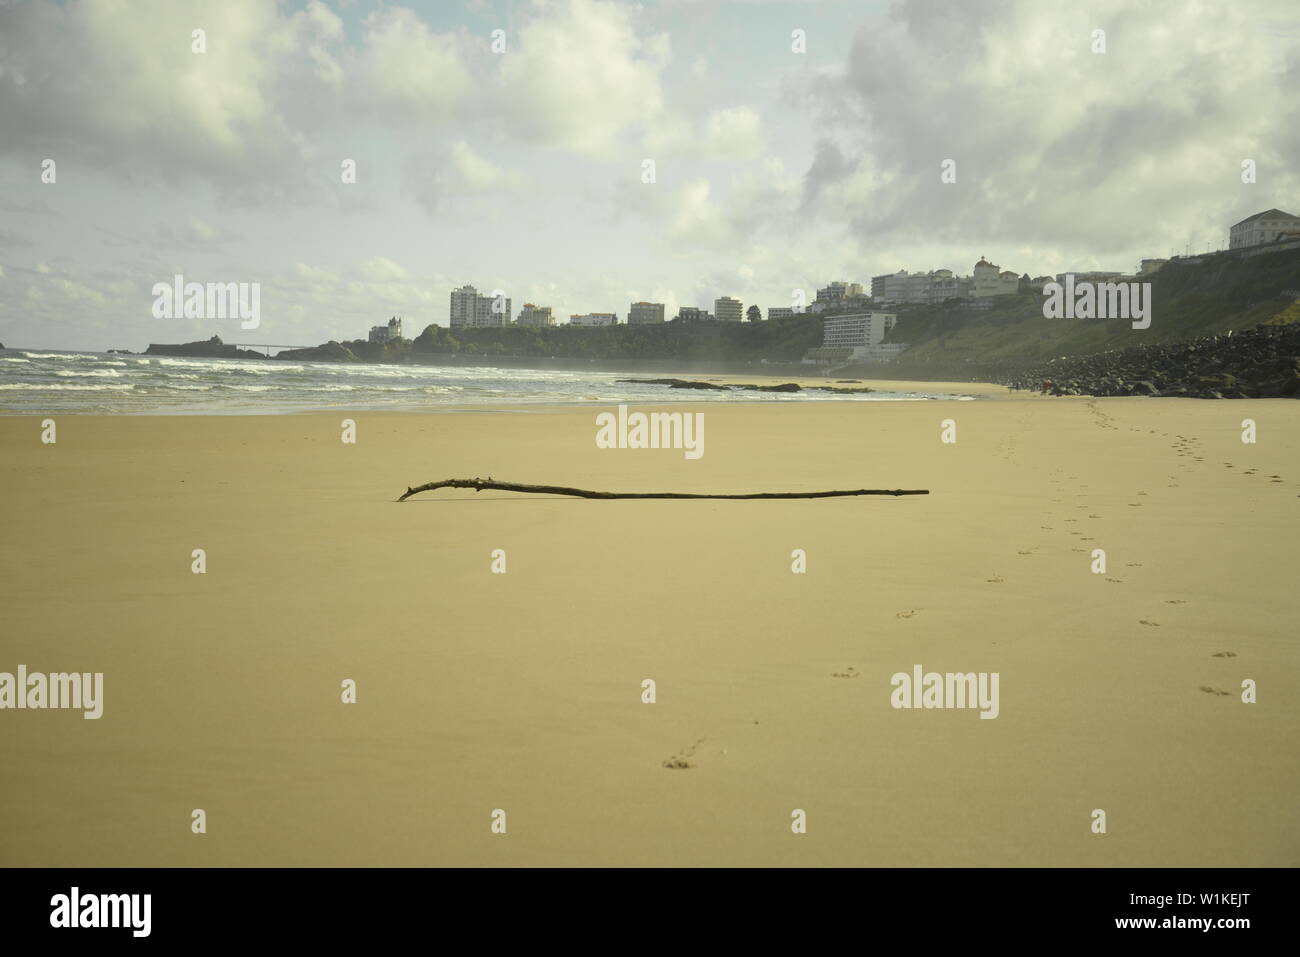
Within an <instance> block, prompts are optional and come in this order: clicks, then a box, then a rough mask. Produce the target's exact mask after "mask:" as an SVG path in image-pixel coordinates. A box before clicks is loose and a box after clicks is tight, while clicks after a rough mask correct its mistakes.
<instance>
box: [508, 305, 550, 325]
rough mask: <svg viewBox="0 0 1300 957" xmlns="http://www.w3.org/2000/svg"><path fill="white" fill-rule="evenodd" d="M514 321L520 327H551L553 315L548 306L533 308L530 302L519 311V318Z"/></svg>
mask: <svg viewBox="0 0 1300 957" xmlns="http://www.w3.org/2000/svg"><path fill="white" fill-rule="evenodd" d="M515 321H516V322H517V323H518V324H519V325H521V326H553V325H555V315H554V314H553V313H552V311H551V307H550V306H535V305H533V304H532V303H531V302H526V303H524V308H523V309H521V310H519V318H518V319H517V320H515Z"/></svg>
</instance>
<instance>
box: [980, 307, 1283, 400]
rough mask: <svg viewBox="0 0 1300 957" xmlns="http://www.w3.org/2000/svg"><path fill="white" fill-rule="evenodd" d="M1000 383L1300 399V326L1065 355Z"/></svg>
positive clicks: (1080, 390)
mask: <svg viewBox="0 0 1300 957" xmlns="http://www.w3.org/2000/svg"><path fill="white" fill-rule="evenodd" d="M999 381H1001V382H1002V384H1004V385H1008V386H1010V387H1011V388H1013V389H1031V390H1034V391H1038V390H1040V389H1044V388H1046V391H1049V392H1051V393H1052V394H1053V395H1103V396H1112V395H1149V396H1162V397H1171V396H1174V397H1184V398H1196V399H1257V398H1300V324H1298V323H1293V324H1289V325H1264V326H1256V327H1255V328H1253V329H1247V330H1245V331H1243V332H1228V333H1223V334H1221V335H1216V336H1207V337H1205V338H1201V339H1193V340H1191V341H1188V342H1178V343H1167V344H1160V343H1153V344H1151V345H1146V346H1135V347H1134V348H1131V349H1116V350H1112V351H1110V352H1099V353H1095V354H1093V355H1086V356H1064V357H1062V358H1059V359H1052V360H1049V361H1047V362H1042V363H1038V364H1036V365H1033V366H1030V367H1028V368H1026V369H1024V370H1021V371H1019V372H1016V373H1014V374H1012V375H1007V376H1003V377H1000V379H999Z"/></svg>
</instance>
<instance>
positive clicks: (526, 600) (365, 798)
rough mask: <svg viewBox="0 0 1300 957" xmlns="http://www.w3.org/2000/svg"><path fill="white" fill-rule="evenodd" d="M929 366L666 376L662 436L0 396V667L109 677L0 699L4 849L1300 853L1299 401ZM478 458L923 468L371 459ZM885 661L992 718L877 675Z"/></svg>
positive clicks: (446, 859) (1157, 858)
mask: <svg viewBox="0 0 1300 957" xmlns="http://www.w3.org/2000/svg"><path fill="white" fill-rule="evenodd" d="M732 378H735V379H736V380H737V381H742V380H748V381H753V377H745V376H739V377H732ZM927 387H929V388H931V389H934V388H938V387H937V386H936V384H934V383H928V384H927ZM952 388H953V389H954V390H956V391H962V392H968V393H971V394H976V393H978V394H981V395H983V396H985V397H986V398H984V399H981V400H980V401H968V402H955V401H953V402H934V401H931V402H880V403H864V402H856V403H855V402H807V403H795V402H792V403H780V404H775V403H772V404H766V405H761V406H760V405H757V404H709V403H708V402H706V401H701V402H699V403H696V404H688V405H686V406H681V405H678V406H673V407H672V409H671V411H685V410H687V409H689V410H691V411H700V412H703V413H705V420H706V423H707V427H706V436H707V444H706V452H705V454H704V455H703V457H702V458H700V459H698V460H689V459H687V458H686V457H685V456H684V455H683V454H682V453H681V451H678V450H644V449H599V448H597V447H596V445H595V442H594V435H595V432H596V426H595V416H596V414H597V413H598V412H599V411H605V407H595V406H592V407H564V408H552V409H539V408H535V407H534V408H527V409H521V408H519V407H515V408H513V409H511V410H508V411H502V412H499V413H494V412H487V411H461V412H454V413H451V412H448V413H441V414H416V413H356V414H352V415H349V414H348V413H332V414H306V415H294V416H205V417H184V416H160V417H151V416H114V417H106V416H76V415H66V416H59V417H58V418H57V429H58V432H57V442H56V443H55V444H52V445H51V444H43V443H42V442H41V424H40V421H41V419H40V417H27V416H24V417H4V418H0V450H3V456H2V458H0V488H2V489H3V502H4V505H5V514H4V518H3V528H4V536H3V541H4V545H3V549H2V550H0V582H3V585H2V586H0V591H2V594H0V600H2V601H3V607H4V629H3V636H2V638H0V671H7V672H12V671H14V670H15V669H16V668H17V667H18V666H19V665H20V664H23V665H26V666H27V668H28V669H29V670H39V671H48V672H61V671H78V672H103V674H104V676H105V677H104V700H103V716H102V717H101V718H99V719H98V720H84V719H83V717H82V715H81V713H80V712H77V711H70V710H69V711H54V710H12V711H5V712H3V713H0V725H3V733H2V734H0V764H2V765H3V767H4V768H5V782H6V786H5V787H4V788H2V789H0V821H3V822H4V825H5V826H4V827H3V828H0V864H4V865H38V866H39V865H63V866H110V865H112V866H135V865H168V866H226V865H359V866H372V865H416V866H420V865H469V866H474V865H506V866H513V865H758V866H772V865H795V866H801V865H853V866H856V865H870V866H911V865H939V866H945V865H952V866H967V865H984V866H1021V865H1083V866H1097V867H1115V866H1137V865H1154V866H1174V865H1189V866H1254V865H1272V866H1283V865H1289V866H1295V865H1297V864H1300V821H1298V820H1297V816H1296V807H1297V806H1298V805H1300V762H1297V760H1296V742H1297V740H1300V671H1298V666H1300V645H1297V638H1296V629H1295V623H1296V621H1297V620H1300V589H1297V588H1296V587H1295V581H1294V578H1295V576H1294V569H1295V568H1296V564H1297V561H1298V560H1300V537H1297V534H1296V530H1297V519H1298V518H1300V404H1298V403H1296V402H1293V401H1288V400H1259V401H1232V402H1229V401H1204V402H1203V401H1196V400H1176V399H1102V400H1092V399H1082V398H1080V399H1072V398H1071V399H1050V398H1044V397H1039V396H1032V395H1024V394H1017V393H1008V392H1006V391H1005V390H1003V389H1001V388H998V387H989V386H975V385H972V384H966V383H963V384H960V385H956V386H952ZM347 417H350V418H353V419H355V420H356V430H357V441H356V443H355V444H345V443H343V442H342V441H341V440H340V432H341V429H340V422H341V420H342V419H343V418H347ZM949 418H951V419H954V420H955V422H956V429H957V442H956V443H955V444H945V443H943V442H941V441H940V432H941V421H942V420H944V419H949ZM1245 418H1252V419H1254V420H1255V422H1256V423H1257V428H1258V441H1257V443H1255V444H1243V442H1242V440H1241V432H1242V427H1241V423H1242V420H1243V419H1245ZM488 475H491V476H494V477H496V478H498V479H503V480H511V481H518V482H529V483H545V484H560V485H574V486H581V487H586V488H594V489H605V490H612V491H701V492H740V491H768V490H773V491H775V490H788V491H812V490H821V489H836V488H861V487H870V488H877V487H879V488H925V489H929V490H930V494H929V495H928V496H917V497H908V498H869V497H864V498H846V499H828V500H817V501H797V500H796V501H757V502H727V501H699V502H674V501H649V502H637V501H614V502H599V501H584V500H578V499H566V498H559V497H549V496H525V495H518V494H509V493H502V492H481V493H474V492H470V491H439V492H436V493H431V494H427V495H421V496H418V497H415V498H413V499H411V500H409V501H407V502H405V503H402V504H396V503H395V502H394V499H395V498H396V497H397V496H398V495H399V494H400V493H401V492H402V491H403V490H404V489H405V488H406V487H407V486H408V485H415V484H419V483H421V482H425V481H430V480H434V479H442V478H449V477H472V476H488ZM199 548H201V549H204V550H205V552H206V573H205V574H201V575H200V574H194V573H193V572H192V570H191V562H192V558H191V555H192V552H193V550H194V549H199ZM1094 548H1102V549H1104V550H1105V552H1106V560H1107V571H1106V572H1105V573H1104V574H1094V573H1093V571H1092V569H1091V567H1090V566H1091V563H1092V561H1093V559H1092V556H1091V552H1092V549H1094ZM496 549H501V550H504V552H505V556H506V558H505V561H506V573H505V574H496V573H493V571H492V564H493V557H492V555H493V551H494V550H496ZM795 549H803V550H804V551H805V552H806V556H807V571H806V573H803V574H795V573H793V572H792V570H791V566H792V552H793V550H795ZM918 664H919V665H921V666H923V667H924V669H925V670H926V671H931V670H933V671H936V672H989V673H992V672H996V673H998V674H999V675H1000V707H999V713H998V716H997V717H996V719H994V720H983V719H981V718H980V715H979V712H978V711H976V710H970V709H966V710H962V709H934V710H928V709H895V708H894V707H892V706H891V690H892V689H891V683H890V682H891V676H892V675H894V674H895V673H898V672H907V673H910V672H911V671H912V669H913V667H914V666H915V665H918ZM344 679H353V680H355V682H356V687H357V701H356V703H355V704H345V703H343V702H342V701H341V699H340V696H341V692H340V688H341V683H342V682H343V681H344ZM644 679H653V681H654V682H655V683H656V701H655V702H654V703H653V704H646V703H643V702H642V682H643V680H644ZM1245 679H1253V680H1255V681H1256V682H1258V702H1257V703H1253V704H1248V703H1243V701H1242V700H1241V695H1242V682H1243V680H1245ZM669 765H685V766H669ZM196 808H198V809H203V810H204V811H205V812H206V821H207V829H206V833H204V834H195V833H192V831H191V812H192V811H193V810H194V809H196ZM496 809H503V810H504V811H505V812H506V815H507V821H508V825H507V830H506V833H505V834H495V833H493V831H492V828H491V824H492V814H493V811H494V810H496ZM796 809H799V810H802V811H804V812H806V818H807V833H805V834H794V833H792V831H791V820H792V812H793V811H794V810H796ZM1094 809H1103V810H1104V811H1105V812H1106V824H1107V828H1106V833H1105V834H1097V833H1093V830H1092V825H1093V818H1092V813H1093V811H1094Z"/></svg>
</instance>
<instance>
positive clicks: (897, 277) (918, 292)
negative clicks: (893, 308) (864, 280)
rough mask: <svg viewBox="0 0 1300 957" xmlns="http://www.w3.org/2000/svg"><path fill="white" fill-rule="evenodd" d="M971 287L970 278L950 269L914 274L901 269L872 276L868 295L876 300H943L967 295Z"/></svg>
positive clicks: (970, 292)
mask: <svg viewBox="0 0 1300 957" xmlns="http://www.w3.org/2000/svg"><path fill="white" fill-rule="evenodd" d="M973 289H974V282H973V280H972V279H971V278H970V277H968V276H957V275H954V274H953V271H952V270H951V269H934V270H931V271H930V272H915V273H909V272H908V271H907V270H906V269H900V270H899V271H898V272H896V273H889V274H888V275H884V276H873V277H872V279H871V296H872V299H874V300H875V301H876V302H879V303H885V302H919V303H931V304H933V303H941V302H943V301H944V300H945V299H965V298H968V297H970V296H971V295H972V294H973Z"/></svg>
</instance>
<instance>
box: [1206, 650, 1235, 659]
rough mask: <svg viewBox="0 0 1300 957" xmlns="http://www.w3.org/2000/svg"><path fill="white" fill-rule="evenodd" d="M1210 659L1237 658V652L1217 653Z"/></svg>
mask: <svg viewBox="0 0 1300 957" xmlns="http://www.w3.org/2000/svg"><path fill="white" fill-rule="evenodd" d="M1210 657H1211V658H1235V657H1237V653H1236V652H1235V651H1216V652H1215V653H1214V654H1212V655H1210Z"/></svg>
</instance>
